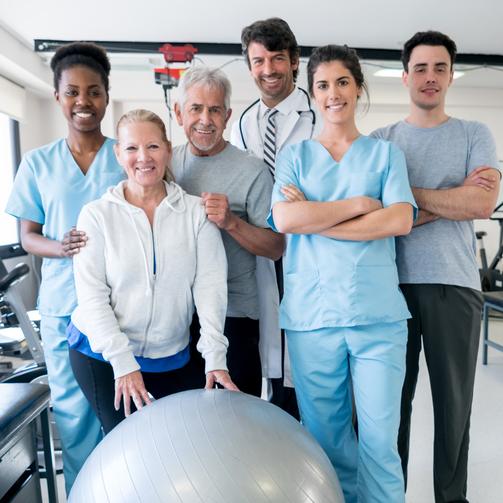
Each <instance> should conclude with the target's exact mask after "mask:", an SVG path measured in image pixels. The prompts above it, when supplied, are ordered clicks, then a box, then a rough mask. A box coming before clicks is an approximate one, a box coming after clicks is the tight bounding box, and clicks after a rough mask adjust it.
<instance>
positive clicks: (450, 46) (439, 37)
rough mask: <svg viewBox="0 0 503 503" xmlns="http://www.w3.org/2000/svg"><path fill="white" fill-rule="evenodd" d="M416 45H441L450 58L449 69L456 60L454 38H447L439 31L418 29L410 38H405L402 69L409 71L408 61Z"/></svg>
mask: <svg viewBox="0 0 503 503" xmlns="http://www.w3.org/2000/svg"><path fill="white" fill-rule="evenodd" d="M418 45H442V46H443V47H445V48H446V49H447V52H448V53H449V56H450V58H451V70H452V67H453V66H454V61H455V60H456V53H457V47H456V43H455V42H454V40H452V39H451V38H449V37H448V36H447V35H444V34H443V33H440V32H439V31H433V30H429V31H418V32H417V33H416V34H415V35H414V36H413V37H412V38H410V39H409V40H407V42H405V44H404V46H403V50H402V65H403V69H404V70H405V71H406V72H408V71H409V61H410V55H411V54H412V51H413V50H414V49H415V48H416V47H417V46H418Z"/></svg>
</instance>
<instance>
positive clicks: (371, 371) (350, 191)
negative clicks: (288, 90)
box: [269, 45, 415, 503]
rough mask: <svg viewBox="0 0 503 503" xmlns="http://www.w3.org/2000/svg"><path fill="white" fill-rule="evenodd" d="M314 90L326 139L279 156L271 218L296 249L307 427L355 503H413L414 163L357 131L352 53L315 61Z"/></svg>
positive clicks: (289, 272) (359, 86)
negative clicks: (401, 255) (406, 440)
mask: <svg viewBox="0 0 503 503" xmlns="http://www.w3.org/2000/svg"><path fill="white" fill-rule="evenodd" d="M308 83H309V90H310V92H311V95H312V97H313V98H314V100H315V102H316V105H317V108H318V110H319V113H320V114H321V116H322V118H323V121H324V124H323V130H322V132H321V133H320V135H319V137H318V138H316V139H315V140H306V141H304V142H302V143H299V144H297V145H292V146H289V147H287V148H285V149H284V150H283V151H282V154H281V155H280V156H278V159H277V162H276V182H275V186H274V191H273V199H272V211H271V215H270V217H269V223H270V225H271V227H272V228H273V229H275V230H277V231H279V232H284V233H285V234H287V240H288V246H287V251H286V256H285V259H284V282H285V294H284V297H283V301H282V303H281V311H280V313H281V314H280V322H281V326H282V327H283V328H285V329H286V334H287V340H288V347H289V353H290V358H291V363H292V373H293V379H294V384H295V389H296V392H297V397H298V401H299V407H300V411H301V416H302V422H303V423H304V425H305V426H306V427H307V429H308V430H309V431H310V432H311V433H312V434H313V435H314V436H315V438H316V439H317V440H318V441H319V443H320V444H321V445H322V447H323V448H324V449H325V451H326V453H327V454H328V456H329V458H330V460H331V461H332V463H333V465H334V467H335V469H336V471H337V473H338V476H339V479H340V482H341V486H342V489H343V492H344V495H345V498H346V502H347V503H354V502H360V503H361V502H380V503H398V502H404V501H405V495H404V483H403V475H402V469H401V466H400V458H399V456H398V452H397V433H398V425H399V420H400V397H401V389H402V384H403V379H404V372H405V349H406V341H407V326H406V319H407V318H409V317H410V314H409V312H408V310H407V306H406V303H405V300H404V298H403V296H402V294H401V292H400V290H399V288H398V275H397V270H396V265H395V242H394V236H399V235H404V234H407V233H408V232H410V229H411V226H412V222H413V212H414V207H415V202H414V199H413V196H412V193H411V190H410V186H409V182H408V178H407V170H406V165H405V158H404V155H403V153H402V152H401V151H400V150H399V149H398V148H397V147H395V146H394V145H392V144H391V143H389V142H386V141H382V140H377V139H374V138H370V137H367V136H363V135H361V134H360V132H359V131H358V129H357V127H356V124H355V111H356V108H357V103H358V99H359V98H360V96H361V94H362V93H363V92H365V93H367V88H366V84H365V81H364V77H363V74H362V71H361V67H360V64H359V61H358V57H357V55H356V52H355V51H354V50H352V49H349V48H348V47H346V46H344V47H342V46H334V45H331V46H325V47H320V48H317V49H315V50H314V51H313V54H312V56H311V58H310V60H309V63H308ZM351 382H352V384H353V390H354V398H355V405H356V410H357V414H358V439H357V437H356V434H355V431H354V428H353V424H352V421H351V415H352V400H351Z"/></svg>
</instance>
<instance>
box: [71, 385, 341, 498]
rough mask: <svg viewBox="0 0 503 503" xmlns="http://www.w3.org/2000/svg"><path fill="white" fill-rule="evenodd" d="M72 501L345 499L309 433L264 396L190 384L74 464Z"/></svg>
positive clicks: (134, 416)
mask: <svg viewBox="0 0 503 503" xmlns="http://www.w3.org/2000/svg"><path fill="white" fill-rule="evenodd" d="M68 501H69V503H88V502H90V501H99V502H100V503H107V502H125V501H128V502H129V501H136V502H148V503H156V502H175V501H176V502H177V503H188V502H191V503H196V502H201V503H237V502H239V503H261V502H268V503H272V502H278V503H279V502H281V503H284V502H289V503H300V502H302V503H309V502H311V503H342V502H343V501H344V497H343V495H342V491H341V489H340V486H339V481H338V479H337V474H336V473H335V470H334V468H333V467H332V465H331V463H330V461H329V459H328V457H327V456H326V454H325V453H324V452H323V450H322V449H321V447H320V446H319V445H318V444H317V443H316V441H315V440H314V439H313V437H311V435H310V434H309V433H308V432H307V431H306V430H305V429H304V428H303V427H302V426H301V425H300V424H299V423H298V422H297V421H296V420H295V419H293V418H292V417H291V416H290V415H288V414H287V413H286V412H284V411H282V410H281V409H280V408H278V407H276V406H275V405H272V404H270V403H268V402H266V401H264V400H261V399H259V398H256V397H253V396H251V395H246V394H244V393H240V392H232V391H227V390H192V391H185V392H183V393H177V394H174V395H170V396H167V397H165V398H162V399H160V400H157V401H155V402H154V403H152V404H151V405H148V406H146V407H144V408H143V409H142V410H140V411H138V412H135V413H134V414H132V415H131V416H129V417H128V418H127V419H125V420H124V421H122V422H121V423H120V424H119V425H118V426H116V427H115V428H114V429H113V430H112V431H111V432H110V433H109V434H108V435H107V436H106V437H105V438H104V440H103V441H102V442H101V443H100V444H99V445H98V446H97V447H96V449H95V450H94V451H93V453H92V454H91V456H90V457H89V458H88V460H87V461H86V463H85V464H84V466H83V468H82V469H81V471H80V473H79V475H78V476H77V479H76V481H75V483H74V485H73V488H72V491H71V493H70V496H69V499H68Z"/></svg>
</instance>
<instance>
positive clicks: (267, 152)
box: [264, 108, 278, 176]
mask: <svg viewBox="0 0 503 503" xmlns="http://www.w3.org/2000/svg"><path fill="white" fill-rule="evenodd" d="M266 113H267V114H268V116H267V127H266V130H265V136H264V162H265V163H266V164H267V166H268V168H269V170H270V171H271V173H272V175H273V176H274V169H275V164H276V117H275V115H276V114H277V113H278V111H277V110H275V109H274V108H272V109H269V110H268V111H267V112H266Z"/></svg>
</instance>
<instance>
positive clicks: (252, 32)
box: [241, 17, 300, 81]
mask: <svg viewBox="0 0 503 503" xmlns="http://www.w3.org/2000/svg"><path fill="white" fill-rule="evenodd" d="M252 42H257V43H259V44H262V45H263V46H264V47H265V48H266V49H267V50H268V51H284V50H287V51H288V54H289V55H290V61H291V62H292V63H293V62H296V61H298V59H299V56H300V48H299V45H298V44H297V40H296V39H295V35H294V34H293V32H292V30H291V29H290V26H288V23H287V22H286V21H284V20H283V19H280V18H279V17H271V18H269V19H264V20H262V21H255V22H254V23H252V24H251V25H250V26H245V27H244V28H243V31H242V32H241V47H242V49H243V56H244V57H245V58H246V62H247V63H248V68H250V58H249V57H248V46H249V45H250V44H251V43H252ZM298 73H299V69H298V68H297V69H295V70H294V71H293V80H294V81H295V80H297V74H298Z"/></svg>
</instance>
